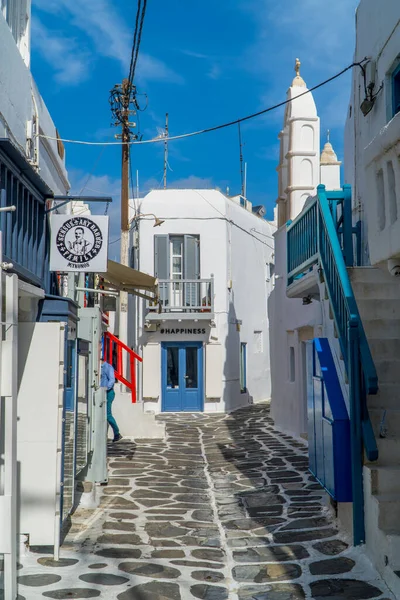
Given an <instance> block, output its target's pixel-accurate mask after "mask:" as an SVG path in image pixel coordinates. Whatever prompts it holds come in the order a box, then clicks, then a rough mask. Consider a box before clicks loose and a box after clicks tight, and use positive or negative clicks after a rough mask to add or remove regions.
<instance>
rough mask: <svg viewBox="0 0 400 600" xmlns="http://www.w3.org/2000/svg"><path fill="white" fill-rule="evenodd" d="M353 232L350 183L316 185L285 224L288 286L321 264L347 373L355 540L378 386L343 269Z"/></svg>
mask: <svg viewBox="0 0 400 600" xmlns="http://www.w3.org/2000/svg"><path fill="white" fill-rule="evenodd" d="M358 231H359V227H356V228H353V226H352V220H351V188H350V186H344V187H343V190H342V191H340V192H327V191H326V190H325V186H323V185H320V186H318V193H317V197H316V198H315V199H314V200H313V201H312V202H311V204H310V205H309V206H308V207H307V208H306V210H305V211H304V212H303V213H301V214H300V215H299V216H298V217H297V218H296V219H295V220H294V221H293V223H291V224H290V225H288V228H287V261H288V262H287V264H288V285H290V284H291V283H292V282H293V280H294V279H296V278H298V277H300V276H302V275H304V274H305V273H306V272H307V271H308V270H309V269H310V268H311V267H312V266H313V265H315V264H318V265H319V266H320V268H321V269H322V272H323V276H324V280H325V284H326V289H327V292H328V295H329V299H330V303H331V307H332V312H333V316H334V321H335V325H336V330H337V333H338V338H339V343H340V347H341V351H342V355H343V360H344V364H345V368H346V372H347V376H348V381H349V404H350V427H351V441H352V480H353V527H354V543H355V544H359V543H363V542H364V540H365V527H364V500H363V483H362V465H363V447H364V449H365V452H366V455H367V458H368V460H369V461H374V460H377V458H378V448H377V444H376V440H375V436H374V433H373V430H372V425H371V421H370V419H369V414H368V408H367V395H369V394H371V395H372V394H376V393H377V391H378V377H377V373H376V369H375V365H374V362H373V359H372V355H371V351H370V348H369V345H368V341H367V338H366V335H365V332H364V328H363V325H362V321H361V317H360V314H359V311H358V308H357V303H356V299H355V297H354V293H353V289H352V287H351V283H350V279H349V276H348V273H347V267H351V266H354V262H355V261H354V246H355V244H354V234H356V254H357V260H359V254H360V251H359V247H360V245H359V242H358V239H357V232H358ZM356 264H357V263H356Z"/></svg>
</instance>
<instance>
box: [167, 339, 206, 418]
mask: <svg viewBox="0 0 400 600" xmlns="http://www.w3.org/2000/svg"><path fill="white" fill-rule="evenodd" d="M161 353H162V355H161V356H162V363H161V376H162V410H163V412H198V411H202V410H203V344H202V343H201V342H165V343H163V344H162V347H161Z"/></svg>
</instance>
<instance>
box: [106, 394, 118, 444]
mask: <svg viewBox="0 0 400 600" xmlns="http://www.w3.org/2000/svg"><path fill="white" fill-rule="evenodd" d="M114 398H115V392H114V390H107V421H108V424H109V425H110V426H111V428H112V430H113V432H114V438H116V437H117V436H118V435H119V429H118V425H117V421H116V420H115V419H114V417H113V416H112V410H111V405H112V403H113V401H114Z"/></svg>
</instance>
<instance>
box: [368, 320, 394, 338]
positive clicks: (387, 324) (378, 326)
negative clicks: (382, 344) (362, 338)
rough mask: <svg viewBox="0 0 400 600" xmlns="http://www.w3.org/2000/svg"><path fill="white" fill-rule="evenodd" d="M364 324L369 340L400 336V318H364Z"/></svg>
mask: <svg viewBox="0 0 400 600" xmlns="http://www.w3.org/2000/svg"><path fill="white" fill-rule="evenodd" d="M363 325H364V329H365V334H366V336H367V338H368V340H370V339H377V340H383V339H385V340H386V339H389V340H390V339H399V338H400V319H363Z"/></svg>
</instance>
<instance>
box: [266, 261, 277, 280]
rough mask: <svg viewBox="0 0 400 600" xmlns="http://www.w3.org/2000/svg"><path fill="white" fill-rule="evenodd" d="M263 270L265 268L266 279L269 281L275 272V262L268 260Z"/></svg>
mask: <svg viewBox="0 0 400 600" xmlns="http://www.w3.org/2000/svg"><path fill="white" fill-rule="evenodd" d="M265 270H266V279H267V281H271V279H272V277H273V276H274V273H275V264H274V263H272V262H270V263H267V264H266V265H265Z"/></svg>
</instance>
